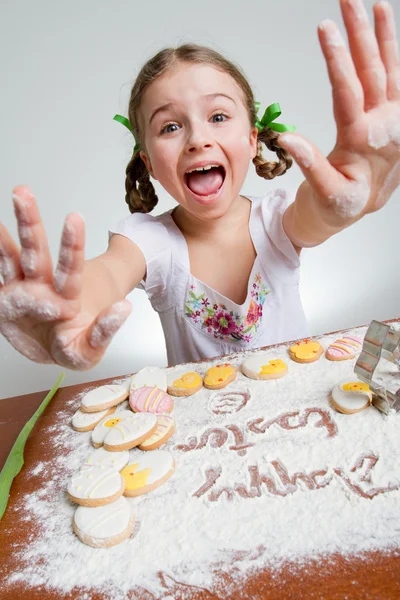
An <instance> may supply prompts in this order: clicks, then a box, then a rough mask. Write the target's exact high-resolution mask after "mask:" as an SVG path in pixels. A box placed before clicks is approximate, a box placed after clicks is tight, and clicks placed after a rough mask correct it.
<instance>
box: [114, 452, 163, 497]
mask: <svg viewBox="0 0 400 600" xmlns="http://www.w3.org/2000/svg"><path fill="white" fill-rule="evenodd" d="M174 470H175V461H174V458H173V456H172V454H170V453H169V452H167V451H166V450H155V451H154V452H145V453H143V454H141V453H139V452H137V453H135V455H134V458H133V460H132V461H131V463H130V464H129V465H127V466H126V467H124V468H123V469H122V471H121V475H122V477H123V478H124V481H125V491H124V495H125V496H129V497H134V496H141V495H142V494H147V493H148V492H151V491H152V490H155V489H156V488H158V487H159V486H160V485H162V484H163V483H164V482H165V481H167V479H169V478H170V477H171V475H172V474H173V472H174Z"/></svg>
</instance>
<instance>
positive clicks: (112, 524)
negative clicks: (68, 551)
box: [72, 496, 135, 548]
mask: <svg viewBox="0 0 400 600" xmlns="http://www.w3.org/2000/svg"><path fill="white" fill-rule="evenodd" d="M134 525H135V514H134V513H133V512H132V510H131V506H130V504H129V502H128V500H127V499H126V498H124V497H123V496H121V497H120V498H118V500H116V501H115V502H112V503H111V504H105V505H104V506H95V507H92V508H89V507H87V506H79V507H78V508H77V510H76V512H75V514H74V517H73V520H72V529H73V530H74V532H75V533H76V535H77V536H78V538H79V539H80V540H81V542H83V543H84V544H87V545H88V546H92V547H93V548H108V547H110V546H116V545H117V544H119V543H120V542H122V541H123V540H126V539H127V538H128V537H129V536H130V535H131V533H132V531H133V528H134Z"/></svg>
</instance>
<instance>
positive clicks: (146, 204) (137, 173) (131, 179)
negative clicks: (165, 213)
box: [125, 150, 158, 213]
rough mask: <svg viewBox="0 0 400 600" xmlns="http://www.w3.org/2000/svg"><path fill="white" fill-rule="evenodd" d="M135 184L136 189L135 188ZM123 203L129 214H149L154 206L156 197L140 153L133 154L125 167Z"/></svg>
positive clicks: (156, 200)
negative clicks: (127, 207) (126, 206)
mask: <svg viewBox="0 0 400 600" xmlns="http://www.w3.org/2000/svg"><path fill="white" fill-rule="evenodd" d="M136 183H137V187H136ZM125 190H126V194H125V202H126V203H127V205H128V206H129V210H130V211H131V213H137V212H138V213H149V212H150V211H151V210H153V208H154V207H155V206H156V204H157V202H158V197H157V194H156V191H155V189H154V186H153V184H152V183H151V181H150V175H149V172H148V170H147V168H146V165H145V164H144V162H143V161H142V159H141V158H140V151H139V150H138V151H137V152H134V153H133V156H132V158H131V160H130V161H129V163H128V166H127V167H126V179H125Z"/></svg>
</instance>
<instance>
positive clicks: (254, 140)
mask: <svg viewBox="0 0 400 600" xmlns="http://www.w3.org/2000/svg"><path fill="white" fill-rule="evenodd" d="M257 150H258V129H257V127H253V128H252V129H251V131H250V153H251V159H253V158H255V157H256V156H257Z"/></svg>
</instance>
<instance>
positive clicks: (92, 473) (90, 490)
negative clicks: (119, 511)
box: [67, 466, 125, 506]
mask: <svg viewBox="0 0 400 600" xmlns="http://www.w3.org/2000/svg"><path fill="white" fill-rule="evenodd" d="M124 487H125V485H124V479H123V478H122V477H121V475H120V473H119V472H118V471H117V470H116V469H113V468H112V467H108V468H107V467H102V466H98V467H97V466H93V467H87V468H86V469H81V470H80V471H79V472H78V473H75V475H73V476H72V477H71V480H70V482H69V485H68V488H67V492H68V496H69V498H70V500H72V502H76V503H77V504H81V505H82V506H101V505H102V504H109V503H110V502H114V501H115V500H117V499H118V498H119V497H120V496H121V495H122V493H123V491H124Z"/></svg>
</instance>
